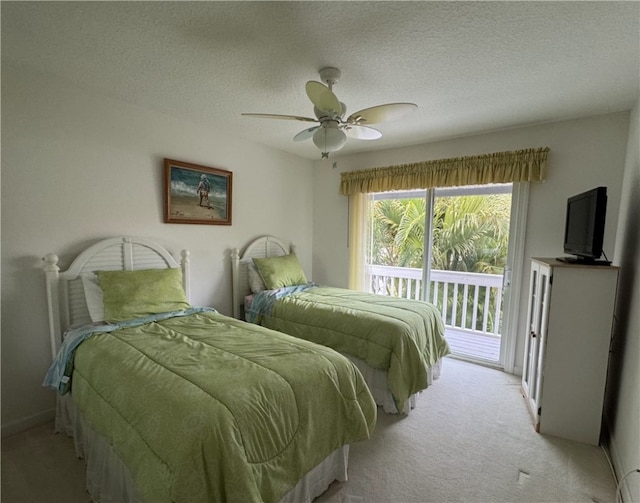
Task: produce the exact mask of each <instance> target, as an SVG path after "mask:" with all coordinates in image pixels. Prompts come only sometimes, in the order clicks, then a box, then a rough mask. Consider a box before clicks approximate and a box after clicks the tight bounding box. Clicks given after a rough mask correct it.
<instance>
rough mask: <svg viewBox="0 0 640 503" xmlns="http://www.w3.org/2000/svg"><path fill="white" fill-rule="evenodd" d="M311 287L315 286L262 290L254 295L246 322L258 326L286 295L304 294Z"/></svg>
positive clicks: (308, 284)
mask: <svg viewBox="0 0 640 503" xmlns="http://www.w3.org/2000/svg"><path fill="white" fill-rule="evenodd" d="M312 286H317V285H316V284H315V283H307V284H305V285H295V286H285V287H284V288H278V289H277V290H263V291H262V292H258V293H256V294H254V296H253V300H252V301H251V306H250V307H249V309H248V310H247V312H246V319H247V321H248V322H250V323H257V324H260V318H261V317H262V316H269V315H270V314H271V309H272V308H273V305H274V304H275V302H276V301H277V300H279V299H281V298H282V297H286V296H287V295H293V294H294V293H298V292H304V291H305V290H307V289H308V288H311V287H312Z"/></svg>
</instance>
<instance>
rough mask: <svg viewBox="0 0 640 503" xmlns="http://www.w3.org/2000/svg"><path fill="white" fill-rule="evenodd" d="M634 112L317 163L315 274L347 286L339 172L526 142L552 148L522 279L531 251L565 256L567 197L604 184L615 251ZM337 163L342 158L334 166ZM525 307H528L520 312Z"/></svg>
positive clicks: (533, 208) (535, 195) (608, 235)
mask: <svg viewBox="0 0 640 503" xmlns="http://www.w3.org/2000/svg"><path fill="white" fill-rule="evenodd" d="M628 123H629V113H628V112H621V113H615V114H608V115H603V116H598V117H589V118H585V119H578V120H571V121H563V122H557V123H552V124H545V125H538V126H529V127H522V128H517V129H510V130H506V131H500V132H494V133H488V134H481V135H475V136H468V137H464V138H457V139H452V140H448V141H439V142H435V143H428V144H424V145H420V146H416V147H407V148H402V149H394V150H385V151H380V152H373V153H367V154H359V155H353V156H348V157H344V158H334V159H333V160H332V161H331V162H327V161H319V162H316V169H315V170H314V210H313V218H314V224H313V229H314V234H313V241H314V250H313V271H314V280H315V281H317V282H319V283H325V284H330V285H334V286H344V287H346V286H347V279H348V271H349V263H348V262H349V257H348V250H347V235H348V225H347V224H348V204H347V198H346V197H344V196H341V195H339V194H338V189H339V183H340V173H341V172H343V171H350V170H354V169H366V168H372V167H381V166H389V165H396V164H404V163H411V162H418V161H425V160H434V159H443V158H450V157H461V156H467V155H479V154H485V153H491V152H500V151H508V150H519V149H524V148H535V147H550V149H551V151H550V153H549V158H548V170H547V177H546V181H545V182H544V183H532V184H531V190H530V197H529V209H528V216H527V231H526V243H525V252H524V256H525V264H524V274H525V277H524V278H523V286H524V287H526V286H527V283H528V268H529V263H528V258H529V257H533V256H538V257H557V256H562V255H563V251H562V243H563V238H564V219H565V209H566V201H567V197H569V196H572V195H574V194H577V193H579V192H582V191H585V190H588V189H591V188H593V187H596V186H599V185H605V186H607V187H608V196H609V199H608V206H607V221H606V230H605V239H604V249H605V253H606V255H607V256H608V257H609V259H612V258H613V257H614V256H615V255H614V245H615V234H616V226H617V219H618V210H619V205H620V192H621V186H622V175H623V170H624V166H625V151H626V145H627V129H628ZM333 162H336V163H337V167H336V168H335V169H333V168H332V165H333ZM525 292H526V288H524V289H523V290H522V292H521V297H520V309H519V310H520V313H521V320H520V323H519V326H520V327H521V329H520V330H519V334H518V338H517V344H516V348H515V363H516V369H517V371H520V369H521V368H522V362H523V357H524V334H525V333H526V332H525V330H524V324H525V320H524V317H525V316H526V312H527V309H526V307H527V306H526V298H525ZM522 313H524V314H522Z"/></svg>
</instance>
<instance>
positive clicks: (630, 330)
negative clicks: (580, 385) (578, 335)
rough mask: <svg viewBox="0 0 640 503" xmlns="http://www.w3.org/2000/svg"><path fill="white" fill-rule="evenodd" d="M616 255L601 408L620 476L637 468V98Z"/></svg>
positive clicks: (638, 483)
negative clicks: (612, 322) (611, 328)
mask: <svg viewBox="0 0 640 503" xmlns="http://www.w3.org/2000/svg"><path fill="white" fill-rule="evenodd" d="M620 206H621V211H620V220H619V222H618V233H617V240H616V254H615V261H616V263H618V264H620V266H621V267H622V269H621V271H620V280H619V282H618V300H617V307H616V327H615V328H616V329H615V337H614V340H613V344H612V352H611V363H610V368H609V383H608V388H607V400H606V408H605V418H606V424H607V426H608V430H609V434H610V441H609V445H610V450H611V454H612V458H613V461H614V465H615V466H616V471H617V473H618V477H621V476H622V475H624V474H625V473H627V472H629V471H630V470H633V469H639V470H640V309H639V307H640V101H639V102H638V103H636V106H635V108H634V110H633V113H632V115H631V120H630V123H629V145H628V148H627V160H626V168H625V172H624V183H623V189H622V199H621V205H620ZM622 493H623V496H624V497H625V499H624V501H640V473H634V474H632V475H630V476H629V477H628V478H627V479H626V480H625V481H624V483H623V484H622Z"/></svg>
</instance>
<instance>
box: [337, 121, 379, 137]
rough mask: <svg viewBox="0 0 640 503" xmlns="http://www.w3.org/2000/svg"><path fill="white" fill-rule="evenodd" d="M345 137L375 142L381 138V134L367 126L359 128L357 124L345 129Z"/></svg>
mask: <svg viewBox="0 0 640 503" xmlns="http://www.w3.org/2000/svg"><path fill="white" fill-rule="evenodd" d="M345 132H346V133H347V136H349V137H351V138H356V139H357V140H377V139H378V138H381V137H382V133H381V132H380V131H378V130H377V129H374V128H372V127H369V126H359V125H357V124H354V125H351V126H347V127H346V128H345Z"/></svg>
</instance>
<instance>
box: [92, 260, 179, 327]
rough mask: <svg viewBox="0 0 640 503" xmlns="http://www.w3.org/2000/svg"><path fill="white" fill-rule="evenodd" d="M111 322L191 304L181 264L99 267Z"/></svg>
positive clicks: (105, 310)
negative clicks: (132, 268) (120, 268)
mask: <svg viewBox="0 0 640 503" xmlns="http://www.w3.org/2000/svg"><path fill="white" fill-rule="evenodd" d="M96 275H97V276H98V281H99V282H100V288H102V294H103V298H104V319H105V321H107V322H109V323H113V322H116V321H123V320H130V319H132V318H141V317H143V316H148V315H150V314H157V313H164V312H167V311H181V310H184V309H188V308H190V307H191V306H190V304H189V302H188V301H187V296H186V295H185V293H184V288H183V286H182V271H181V270H180V269H179V268H168V269H141V270H138V271H96Z"/></svg>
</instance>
